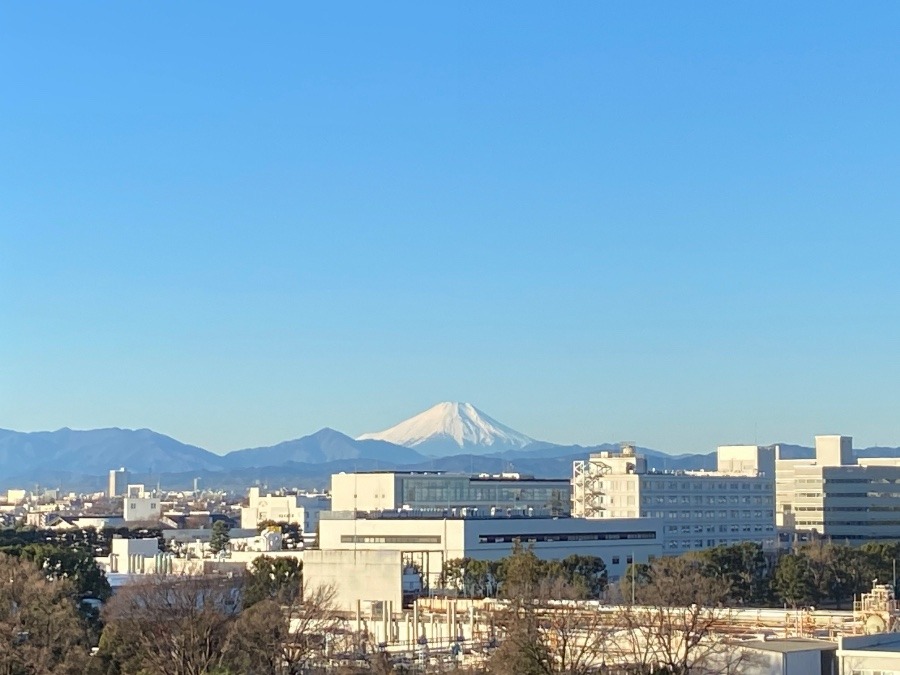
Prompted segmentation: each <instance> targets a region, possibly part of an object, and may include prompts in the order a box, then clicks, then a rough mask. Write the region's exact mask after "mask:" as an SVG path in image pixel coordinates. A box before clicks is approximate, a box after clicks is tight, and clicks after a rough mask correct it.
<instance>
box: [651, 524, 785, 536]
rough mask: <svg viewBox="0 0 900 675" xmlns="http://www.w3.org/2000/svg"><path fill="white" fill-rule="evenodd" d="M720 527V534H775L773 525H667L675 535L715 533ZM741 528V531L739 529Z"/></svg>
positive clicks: (667, 529) (668, 530)
mask: <svg viewBox="0 0 900 675" xmlns="http://www.w3.org/2000/svg"><path fill="white" fill-rule="evenodd" d="M717 527H718V531H719V532H774V531H775V527H774V526H772V525H718V526H716V525H680V526H679V525H667V526H666V532H667V533H669V534H675V533H678V532H680V533H681V534H691V533H692V532H693V533H694V534H701V533H703V532H707V533H711V532H715V531H716V528H717ZM738 528H740V529H738Z"/></svg>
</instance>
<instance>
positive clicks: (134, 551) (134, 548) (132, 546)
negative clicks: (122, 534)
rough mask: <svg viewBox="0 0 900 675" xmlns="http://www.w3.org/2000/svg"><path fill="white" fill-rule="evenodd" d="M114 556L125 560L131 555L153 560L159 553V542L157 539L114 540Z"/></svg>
mask: <svg viewBox="0 0 900 675" xmlns="http://www.w3.org/2000/svg"><path fill="white" fill-rule="evenodd" d="M111 552H112V554H113V555H117V556H119V560H124V559H125V558H127V557H128V556H130V555H139V556H143V557H149V558H152V557H153V556H155V555H156V554H157V553H159V542H158V541H157V540H156V537H151V538H148V539H113V540H112V551H111Z"/></svg>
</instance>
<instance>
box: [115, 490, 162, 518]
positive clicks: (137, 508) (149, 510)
mask: <svg viewBox="0 0 900 675" xmlns="http://www.w3.org/2000/svg"><path fill="white" fill-rule="evenodd" d="M162 509H163V504H162V499H160V497H159V496H158V495H154V494H153V493H152V492H147V490H145V489H144V486H143V485H139V484H138V485H129V486H128V487H127V489H126V491H125V499H124V500H123V501H122V516H123V517H124V518H125V522H126V523H138V522H140V523H147V522H153V523H155V522H157V521H158V520H159V519H160V517H161V516H162Z"/></svg>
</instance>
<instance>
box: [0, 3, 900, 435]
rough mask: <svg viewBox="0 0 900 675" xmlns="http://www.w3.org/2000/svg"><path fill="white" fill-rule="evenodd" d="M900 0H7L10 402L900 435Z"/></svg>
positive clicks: (62, 418)
mask: <svg viewBox="0 0 900 675" xmlns="http://www.w3.org/2000/svg"><path fill="white" fill-rule="evenodd" d="M898 35H900V5H898V4H897V3H895V2H886V3H878V2H867V3H863V4H860V5H852V4H847V3H840V4H830V3H821V2H808V3H782V2H773V3H768V4H766V3H737V4H736V3H723V2H709V3H699V2H692V3H671V2H661V3H626V2H619V3H611V2H584V3H576V2H571V3H540V4H528V3H524V2H507V3H483V2H470V3H446V4H437V3H430V2H426V3H422V2H413V3H409V4H401V3H395V2H392V3H371V2H366V3H358V4H340V5H333V4H331V3H326V4H320V6H315V7H314V6H310V5H308V4H302V3H263V4H259V3H253V4H247V3H223V2H210V3H200V2H196V3H149V2H145V3H119V2H116V3H103V4H96V3H95V4H89V3H62V4H60V3H19V4H15V5H11V4H6V5H4V6H3V7H2V8H0V78H2V81H0V86H2V91H3V94H2V96H0V315H2V325H0V427H5V428H12V429H18V430H23V431H31V430H39V429H55V428H59V427H62V426H69V427H73V428H90V427H98V426H123V427H150V428H153V429H155V430H157V431H160V432H163V433H167V434H170V435H172V436H175V437H177V438H179V439H180V440H183V441H186V442H192V443H196V444H199V445H202V446H204V447H207V448H209V449H211V450H215V451H225V450H230V449H234V448H238V447H245V446H250V445H263V444H269V443H273V442H277V441H280V440H284V439H286V438H292V437H297V436H300V435H304V434H307V433H310V432H313V431H315V430H316V429H318V428H320V427H322V426H331V427H335V428H337V429H340V430H343V431H345V432H347V433H350V434H358V433H361V432H364V431H371V430H376V429H380V428H384V427H386V426H389V425H391V424H393V423H395V422H397V421H399V420H400V419H402V418H404V417H407V416H409V415H411V414H412V413H415V412H418V411H420V410H422V409H424V408H426V407H428V406H430V405H432V404H434V403H436V402H438V401H441V400H466V401H471V402H473V403H474V404H475V405H477V406H479V407H480V408H481V409H482V410H484V411H486V412H487V413H489V414H491V415H493V416H494V417H496V418H498V419H499V420H501V421H503V422H505V423H506V424H509V425H510V426H512V427H514V428H516V429H519V430H521V431H523V432H525V433H527V434H529V435H531V436H534V437H537V438H544V439H548V440H553V441H557V442H580V443H598V442H603V441H616V440H622V439H630V440H634V441H637V442H638V443H639V444H641V445H644V446H650V447H656V448H660V449H664V450H669V451H673V452H688V451H703V452H706V451H709V450H711V449H713V448H714V446H715V445H716V444H718V443H726V442H741V441H747V442H753V441H755V440H756V441H758V442H760V443H763V442H773V441H779V440H780V441H787V442H803V443H807V444H809V443H811V441H812V436H813V435H814V434H816V433H845V434H851V435H853V436H854V437H855V440H856V444H857V445H859V446H863V445H872V444H876V443H881V444H891V445H900V415H898V410H900V359H898V344H900V339H898V336H900V316H898V314H900V273H898V251H900V79H898V73H900V39H898Z"/></svg>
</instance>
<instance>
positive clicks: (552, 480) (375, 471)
mask: <svg viewBox="0 0 900 675" xmlns="http://www.w3.org/2000/svg"><path fill="white" fill-rule="evenodd" d="M341 473H343V474H345V475H348V476H352V475H353V474H359V475H361V476H362V475H368V474H382V475H395V476H422V477H426V476H445V477H447V478H468V479H469V480H473V481H492V480H493V481H504V482H509V483H516V482H526V481H527V482H529V483H559V482H566V483H569V482H571V480H572V479H571V478H569V477H568V476H567V477H565V478H535V477H534V476H528V475H526V476H519V477H518V478H516V477H514V476H479V475H478V474H469V473H456V472H454V471H392V470H390V469H372V470H370V471H342V472H341Z"/></svg>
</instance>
